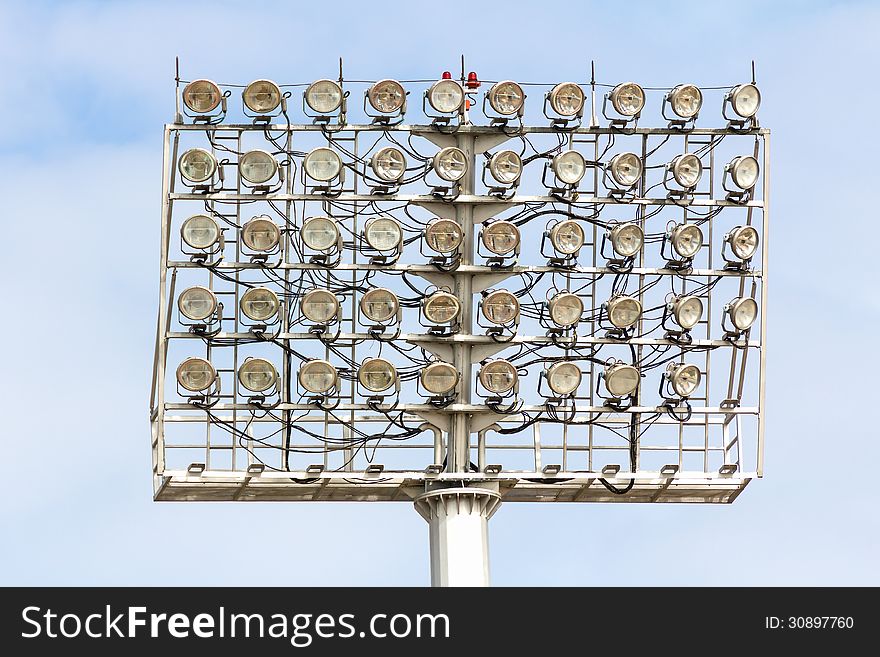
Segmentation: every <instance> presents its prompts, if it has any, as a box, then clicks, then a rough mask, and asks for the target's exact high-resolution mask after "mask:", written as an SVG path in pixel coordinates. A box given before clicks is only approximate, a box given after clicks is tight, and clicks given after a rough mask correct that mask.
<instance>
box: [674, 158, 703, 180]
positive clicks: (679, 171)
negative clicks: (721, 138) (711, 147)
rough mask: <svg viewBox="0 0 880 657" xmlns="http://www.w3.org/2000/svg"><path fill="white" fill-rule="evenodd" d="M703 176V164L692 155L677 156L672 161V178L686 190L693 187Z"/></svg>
mask: <svg viewBox="0 0 880 657" xmlns="http://www.w3.org/2000/svg"><path fill="white" fill-rule="evenodd" d="M702 175H703V163H702V162H700V158H698V157H697V156H696V155H694V154H693V153H685V154H683V155H678V156H677V157H676V158H675V159H674V160H672V176H673V178H675V182H677V183H678V184H679V185H681V186H682V187H684V188H686V189H690V188H691V187H695V186H696V184H697V183H698V182H700V177H701V176H702Z"/></svg>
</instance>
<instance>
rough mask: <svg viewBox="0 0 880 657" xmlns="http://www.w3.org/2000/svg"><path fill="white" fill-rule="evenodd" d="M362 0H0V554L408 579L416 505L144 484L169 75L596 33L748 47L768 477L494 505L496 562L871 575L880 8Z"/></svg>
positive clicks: (570, 46) (450, 61) (197, 571)
mask: <svg viewBox="0 0 880 657" xmlns="http://www.w3.org/2000/svg"><path fill="white" fill-rule="evenodd" d="M370 6H372V7H375V10H374V11H367V10H366V7H367V5H365V4H364V3H356V2H343V1H341V2H336V3H334V4H333V5H332V6H329V5H315V4H314V3H302V7H299V6H297V5H295V4H294V3H280V2H279V3H272V2H247V3H244V2H240V3H235V2H217V1H214V2H204V3H199V2H190V3H184V2H175V3H172V2H114V3H100V2H65V3H58V4H54V3H46V2H26V3H25V2H9V1H7V2H5V3H4V4H3V5H2V7H0V62H2V63H3V70H4V85H3V90H2V93H3V95H4V102H3V103H0V121H2V124H3V125H5V126H10V127H8V128H7V129H6V130H4V131H2V133H0V171H2V172H3V175H2V176H0V193H2V198H3V199H4V208H3V211H2V217H3V218H2V224H3V229H4V236H5V239H6V241H7V251H6V261H7V263H8V264H7V277H8V278H7V284H6V286H5V290H4V292H5V295H4V297H5V298H4V301H5V308H7V314H6V317H7V319H6V321H5V322H4V323H3V328H2V331H3V333H4V340H3V344H4V345H5V346H4V347H3V368H2V370H3V372H4V374H5V375H4V376H3V377H0V404H2V414H3V418H4V423H3V431H2V443H3V451H2V454H3V457H4V458H3V462H4V466H3V469H4V478H3V479H4V484H5V486H4V489H5V494H4V495H3V497H2V502H0V522H2V524H3V527H4V528H5V532H4V533H5V536H6V538H5V540H4V541H2V542H0V563H2V564H3V565H2V566H0V583H2V584H23V585H38V584H42V585H50V584H180V585H197V584H242V585H243V584H259V585H273V584H277V585H281V584H284V585H340V584H355V585H367V584H377V585H381V584H389V585H391V584H393V585H410V584H422V585H423V584H427V583H428V558H427V526H426V525H425V523H424V521H423V520H422V519H421V518H420V517H418V515H417V514H416V513H415V511H414V510H413V509H412V508H411V507H410V506H409V505H406V504H396V505H390V504H379V505H372V506H371V507H370V508H369V509H367V508H366V507H363V506H349V505H331V504H302V505H292V504H250V505H222V504H154V503H153V502H152V501H151V484H150V478H149V467H150V465H149V460H150V454H149V424H148V418H147V404H148V395H149V368H150V365H151V357H152V349H153V337H154V335H153V331H154V321H155V311H156V287H157V286H156V281H157V273H158V269H157V267H158V228H159V223H158V218H159V202H160V192H161V189H160V169H161V155H162V153H161V145H162V124H163V123H164V122H166V121H168V120H170V119H171V117H172V113H173V100H174V87H173V74H174V56H175V55H180V57H181V59H182V62H183V66H184V70H183V75H184V76H185V77H208V78H213V79H217V80H222V81H228V82H247V81H249V80H251V79H254V78H257V77H266V78H271V79H276V80H278V81H288V82H300V81H306V80H310V79H313V78H317V77H323V76H325V75H327V74H332V73H333V71H334V67H335V66H336V60H337V58H338V57H339V56H343V57H344V58H345V60H346V62H347V65H346V68H347V74H348V75H350V76H353V77H357V78H376V77H396V78H402V79H406V78H410V77H431V76H434V75H437V73H438V72H439V71H442V70H445V69H451V70H455V68H456V66H457V58H458V55H459V54H460V53H461V52H464V53H465V54H466V55H467V57H468V62H469V68H473V69H475V70H477V71H479V72H481V74H483V75H485V76H486V77H492V78H495V79H499V78H503V77H510V78H514V79H517V78H518V79H522V80H525V79H540V80H545V79H554V80H556V79H558V80H563V79H584V78H586V77H587V71H588V70H589V61H590V59H595V60H597V66H598V67H599V71H600V74H601V78H602V79H604V80H607V81H618V80H624V79H636V80H639V81H643V82H644V83H645V84H648V85H651V86H662V85H672V84H675V83H677V82H680V81H685V80H687V81H692V82H695V83H697V84H703V85H713V84H719V83H721V84H726V83H730V82H732V81H739V80H744V79H745V78H746V77H747V76H748V73H749V68H748V67H749V62H750V60H751V59H755V60H756V61H757V65H758V82H759V84H760V86H761V89H762V92H763V96H764V103H763V106H762V112H761V119H762V122H763V124H764V125H765V126H767V127H770V128H771V129H772V130H773V153H772V166H773V190H772V191H773V197H772V215H771V217H772V219H771V222H772V224H771V225H772V228H771V238H770V244H771V246H770V249H771V260H770V267H771V282H770V307H769V309H768V312H769V314H768V321H769V337H768V343H769V356H768V387H767V399H766V402H767V429H766V440H767V450H766V464H765V465H766V478H765V479H764V480H763V481H760V482H757V483H753V484H752V485H751V486H750V487H749V488H748V489H747V490H746V492H745V493H744V494H743V495H742V496H741V497H740V499H739V500H738V501H737V502H736V503H735V504H734V505H732V506H725V507H719V506H706V507H697V506H673V505H664V506H624V505H610V506H598V505H579V506H566V505H558V506H557V505H542V506H538V505H514V504H508V505H506V506H503V507H502V508H501V510H500V511H499V512H498V513H497V514H496V515H495V517H494V518H493V519H492V521H491V555H492V576H493V581H494V583H495V584H499V585H513V584H525V585H529V584H536V585H537V584H545V585H566V584H578V585H636V584H661V585H662V584H670V585H679V584H689V585H703V584H721V585H724V584H727V585H745V584H771V585H772V584H818V585H832V584H856V585H857V584H873V585H877V584H880V569H878V567H877V565H876V555H877V554H878V551H880V514H878V513H877V512H876V504H877V502H878V501H880V500H878V495H877V492H876V491H877V486H876V484H875V483H874V482H872V479H871V476H872V469H873V467H874V466H875V464H876V463H877V462H878V460H880V459H878V457H880V453H878V452H880V450H878V438H880V436H878V431H877V428H876V423H874V422H873V418H872V417H871V410H870V409H871V408H872V407H873V403H874V401H873V396H872V394H873V392H874V390H875V389H876V382H875V372H876V371H877V368H878V365H880V363H878V357H877V351H876V350H875V349H873V348H872V347H871V346H870V343H869V339H870V338H872V337H875V336H876V326H877V325H878V322H880V295H878V293H877V291H876V287H875V285H874V281H875V280H876V269H875V268H874V266H873V265H872V264H871V263H872V262H875V261H874V257H875V252H876V244H875V240H874V239H873V238H874V235H875V234H876V229H875V225H876V218H875V217H874V216H873V214H874V213H875V211H874V209H873V208H872V207H871V206H870V196H869V194H868V193H869V192H870V190H871V189H872V188H873V186H874V184H875V180H874V178H875V176H876V162H875V159H876V158H875V151H876V147H875V146H874V145H872V144H871V143H870V141H871V140H874V139H875V138H874V136H873V134H872V133H867V132H866V133H861V132H860V130H862V129H864V128H871V127H873V123H874V122H875V115H876V107H877V106H878V100H880V98H878V94H880V92H878V89H877V87H876V85H875V84H873V80H874V79H875V78H876V75H875V71H874V64H875V63H876V62H877V61H878V56H880V44H878V41H877V39H876V34H877V32H878V28H880V7H877V6H876V5H872V3H868V2H865V3H857V2H850V3H822V2H803V3H794V2H785V3H783V2H777V3H761V2H740V3H735V4H731V3H729V2H718V3H709V2H694V3H678V4H676V5H670V4H668V3H648V2H645V3H641V2H628V3H611V2H608V3H596V2H593V3H586V2H583V3H576V8H574V9H571V8H570V7H571V3H568V4H567V5H565V6H562V5H561V6H558V7H556V6H554V7H553V8H552V11H550V9H551V8H550V6H549V5H547V4H542V3H524V2H510V1H509V2H504V3H491V4H490V3H472V2H448V3H440V4H434V5H432V10H431V14H430V17H427V16H426V17H425V18H424V19H422V18H420V16H421V15H420V13H419V12H420V11H421V5H419V4H418V3H413V2H409V3H401V2H380V3H375V4H372V5H370ZM249 39H250V40H251V42H250V43H249V42H248V40H249ZM849 106H851V107H852V109H850V108H849ZM865 134H867V135H868V136H865ZM37 302H39V303H37ZM871 327H875V328H874V329H872V328H871ZM866 403H867V404H868V407H864V406H863V405H864V404H866Z"/></svg>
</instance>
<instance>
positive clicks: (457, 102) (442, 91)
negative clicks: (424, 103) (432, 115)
mask: <svg viewBox="0 0 880 657" xmlns="http://www.w3.org/2000/svg"><path fill="white" fill-rule="evenodd" d="M427 96H428V102H429V103H430V104H431V107H433V108H434V110H435V111H437V112H440V113H441V114H451V113H452V112H458V111H459V110H460V109H461V106H462V105H463V104H464V90H463V89H462V88H461V85H460V84H459V83H458V82H456V81H455V80H449V79H444V80H438V81H437V82H435V83H434V84H432V85H431V88H430V89H428V91H427Z"/></svg>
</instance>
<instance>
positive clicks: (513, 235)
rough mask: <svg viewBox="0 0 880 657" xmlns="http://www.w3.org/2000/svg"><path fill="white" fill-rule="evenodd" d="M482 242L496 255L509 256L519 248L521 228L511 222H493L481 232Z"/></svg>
mask: <svg viewBox="0 0 880 657" xmlns="http://www.w3.org/2000/svg"><path fill="white" fill-rule="evenodd" d="M480 240H481V241H482V242H483V246H485V247H486V248H487V249H488V250H489V251H491V252H492V253H494V254H495V255H500V256H503V255H507V254H508V253H511V252H512V251H515V250H516V249H517V247H518V246H519V242H520V235H519V228H517V227H516V225H515V224H512V223H511V222H509V221H504V220H501V221H493V222H492V223H490V224H486V225H485V226H484V228H483V230H482V231H481V232H480Z"/></svg>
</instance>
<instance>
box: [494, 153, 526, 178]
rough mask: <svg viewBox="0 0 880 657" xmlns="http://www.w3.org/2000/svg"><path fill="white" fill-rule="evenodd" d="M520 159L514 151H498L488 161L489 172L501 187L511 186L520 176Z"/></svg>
mask: <svg viewBox="0 0 880 657" xmlns="http://www.w3.org/2000/svg"><path fill="white" fill-rule="evenodd" d="M522 167H523V164H522V158H520V156H519V155H517V154H516V153H515V152H514V151H499V152H498V153H495V154H494V155H493V156H492V157H491V158H490V160H489V172H490V173H491V174H492V177H493V178H494V179H495V180H497V181H498V182H500V183H501V184H502V185H511V184H513V183H515V182H516V181H517V180H519V177H520V176H521V175H522Z"/></svg>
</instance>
